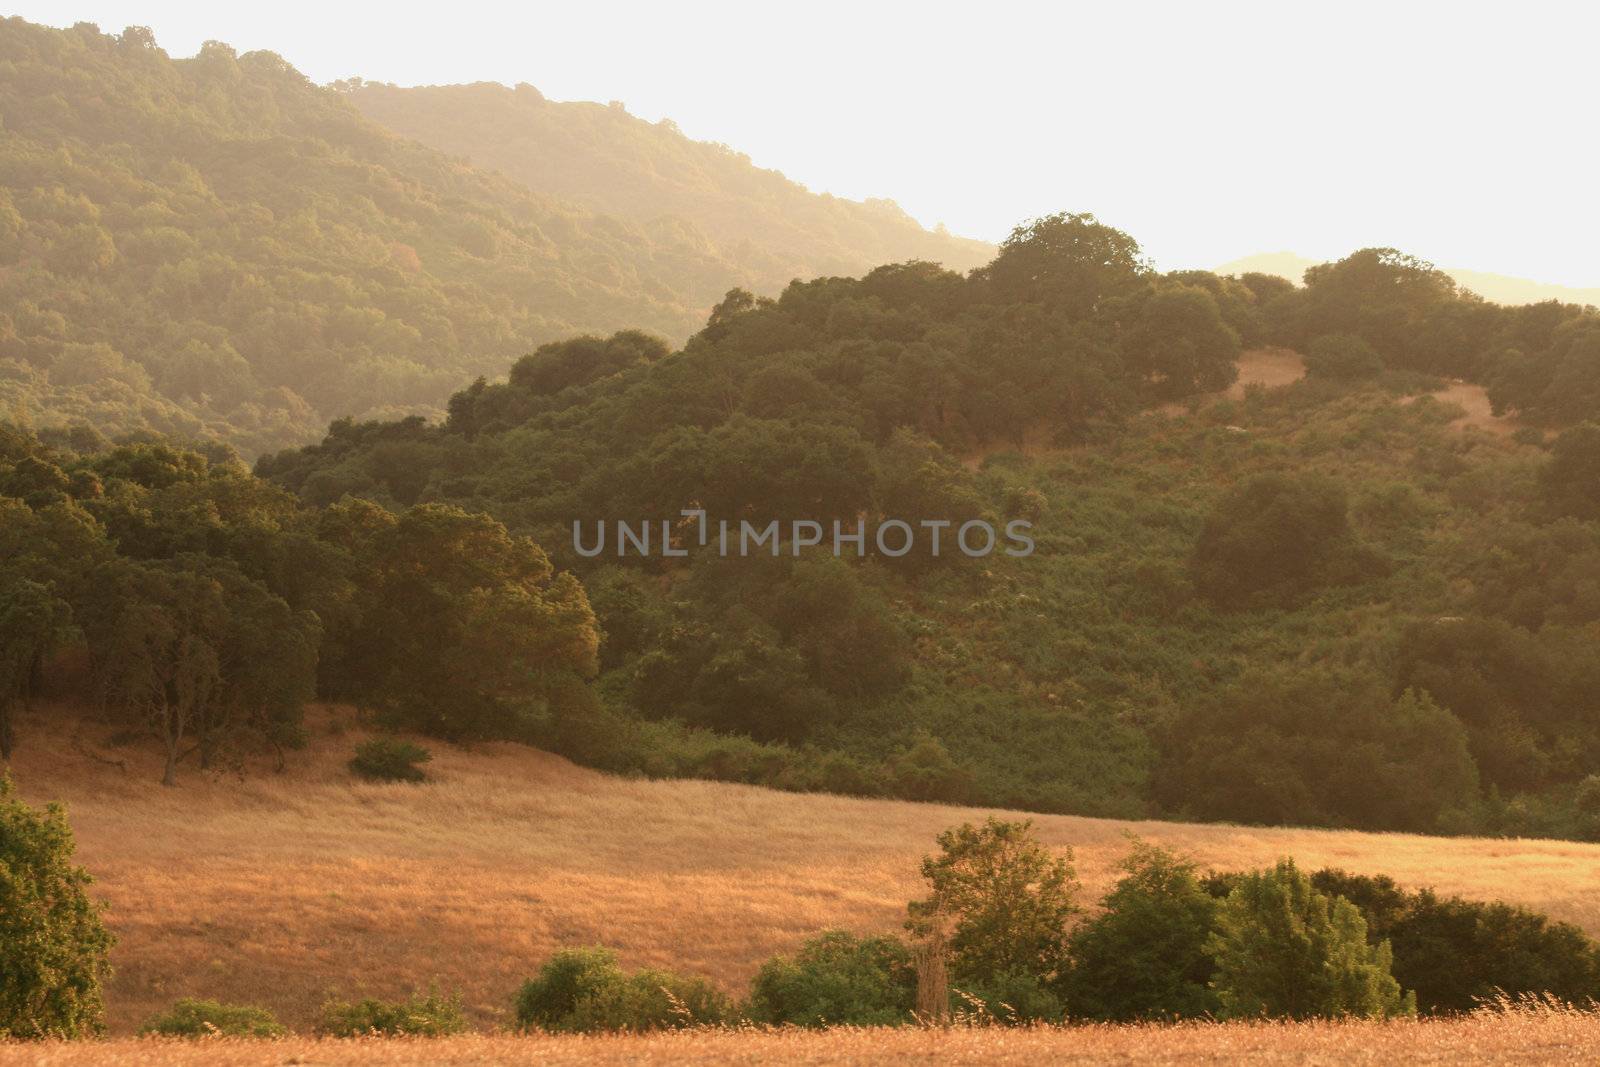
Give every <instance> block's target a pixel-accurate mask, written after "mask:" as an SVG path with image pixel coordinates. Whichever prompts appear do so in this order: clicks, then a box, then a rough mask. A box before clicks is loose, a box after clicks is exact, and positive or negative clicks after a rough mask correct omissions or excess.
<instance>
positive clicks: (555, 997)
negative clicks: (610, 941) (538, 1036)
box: [516, 947, 623, 1030]
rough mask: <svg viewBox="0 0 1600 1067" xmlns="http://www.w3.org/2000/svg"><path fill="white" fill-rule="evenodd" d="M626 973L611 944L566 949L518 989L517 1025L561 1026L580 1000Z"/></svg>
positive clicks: (547, 1027)
mask: <svg viewBox="0 0 1600 1067" xmlns="http://www.w3.org/2000/svg"><path fill="white" fill-rule="evenodd" d="M622 977H623V974H622V968H621V967H619V966H617V956H616V953H614V952H612V951H611V950H610V949H608V948H598V947H596V948H569V949H562V950H561V951H560V952H557V953H556V954H555V955H554V956H551V957H550V959H549V960H547V961H546V962H545V964H544V966H543V967H540V968H539V973H538V975H536V976H535V977H533V978H530V979H528V980H527V981H526V982H524V983H523V985H522V989H521V990H520V991H519V992H518V993H517V999H516V1014H517V1025H518V1026H519V1027H520V1028H522V1029H524V1030H527V1029H530V1028H535V1027H537V1028H538V1029H541V1030H560V1029H562V1028H563V1027H564V1025H565V1024H566V1023H567V1022H568V1021H569V1020H570V1019H571V1018H572V1015H573V1013H574V1012H575V1011H576V1010H577V1006H578V1003H579V1001H582V1000H586V999H588V998H590V997H593V996H594V995H596V994H597V993H599V992H600V990H602V989H604V988H605V987H606V986H607V985H610V984H612V983H614V982H618V981H621V979H622Z"/></svg>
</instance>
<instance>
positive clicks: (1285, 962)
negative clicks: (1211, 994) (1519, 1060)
mask: <svg viewBox="0 0 1600 1067" xmlns="http://www.w3.org/2000/svg"><path fill="white" fill-rule="evenodd" d="M1206 950H1207V952H1208V953H1209V954H1210V955H1211V957H1212V959H1213V960H1214V961H1215V962H1216V966H1217V975H1216V979H1215V981H1214V983H1213V987H1214V988H1215V990H1216V992H1217V999H1218V1001H1219V1002H1220V1004H1221V1009H1222V1010H1221V1014H1222V1015H1223V1016H1224V1017H1227V1018H1259V1017H1262V1016H1266V1017H1271V1018H1286V1019H1317V1018H1340V1017H1343V1016H1352V1015H1353V1016H1360V1017H1364V1018H1389V1017H1392V1016H1396V1015H1412V1014H1415V1013H1416V997H1415V995H1414V994H1406V995H1402V994H1401V992H1400V984H1399V983H1398V982H1396V981H1395V979H1394V976H1393V975H1392V974H1391V973H1390V967H1391V965H1392V962H1393V956H1392V953H1391V951H1390V948H1389V943H1388V942H1386V941H1385V942H1381V943H1380V944H1378V945H1376V946H1373V945H1369V944H1367V924H1366V921H1365V920H1364V919H1363V918H1362V917H1361V911H1360V909H1358V908H1357V907H1356V906H1355V905H1354V904H1352V903H1350V902H1349V901H1348V900H1346V899H1344V898H1343V897H1329V896H1328V895H1326V894H1324V893H1319V892H1317V891H1316V890H1315V889H1313V888H1312V887H1311V881H1310V879H1309V878H1307V877H1306V876H1305V875H1304V874H1302V873H1301V872H1300V871H1299V869H1298V868H1296V867H1295V865H1294V861H1293V860H1280V861H1279V863H1278V865H1277V866H1276V867H1274V868H1272V869H1270V870H1265V871H1257V872H1254V873H1251V874H1246V875H1242V876H1240V878H1239V879H1238V882H1237V883H1236V884H1235V885H1234V887H1233V889H1232V891H1231V892H1229V893H1228V896H1227V898H1226V899H1225V900H1224V901H1223V902H1222V906H1221V907H1220V908H1219V909H1218V911H1217V921H1216V930H1215V932H1213V934H1212V935H1211V938H1210V939H1209V941H1208V942H1207V945H1206Z"/></svg>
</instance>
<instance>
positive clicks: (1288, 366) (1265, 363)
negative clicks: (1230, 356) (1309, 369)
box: [1227, 348, 1306, 400]
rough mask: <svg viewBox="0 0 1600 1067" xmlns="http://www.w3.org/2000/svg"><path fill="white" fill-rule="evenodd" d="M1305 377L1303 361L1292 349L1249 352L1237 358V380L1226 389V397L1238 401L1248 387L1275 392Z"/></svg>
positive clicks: (1258, 349)
mask: <svg viewBox="0 0 1600 1067" xmlns="http://www.w3.org/2000/svg"><path fill="white" fill-rule="evenodd" d="M1305 376H1306V361H1305V360H1304V359H1303V358H1301V356H1300V353H1298V352H1296V351H1294V350H1293V349H1290V348H1252V349H1251V350H1250V351H1248V352H1246V353H1244V354H1243V355H1241V356H1240V357H1239V377H1238V379H1237V380H1236V381H1235V382H1234V383H1233V384H1232V385H1230V386H1229V387H1228V392H1227V395H1228V396H1229V397H1231V398H1232V399H1234V400H1238V399H1241V398H1242V397H1243V396H1244V392H1245V389H1246V388H1247V387H1248V386H1252V385H1259V386H1262V387H1263V388H1266V389H1277V388H1280V387H1282V386H1285V385H1293V384H1294V383H1295V382H1298V381H1299V380H1300V379H1301V378H1304V377H1305Z"/></svg>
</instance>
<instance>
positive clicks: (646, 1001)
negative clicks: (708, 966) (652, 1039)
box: [515, 948, 733, 1033]
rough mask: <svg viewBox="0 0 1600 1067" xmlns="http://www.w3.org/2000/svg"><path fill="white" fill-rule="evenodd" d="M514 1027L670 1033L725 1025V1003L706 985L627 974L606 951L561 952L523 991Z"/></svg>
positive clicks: (650, 973) (652, 973) (661, 974)
mask: <svg viewBox="0 0 1600 1067" xmlns="http://www.w3.org/2000/svg"><path fill="white" fill-rule="evenodd" d="M515 1007H516V1015H517V1026H518V1027H519V1028H521V1029H524V1030H529V1029H540V1030H548V1031H552V1032H567V1033H585V1032H591V1031H614V1030H628V1031H634V1032H642V1031H647V1030H672V1029H679V1028H682V1027H687V1026H704V1025H710V1024H716V1023H722V1022H727V1021H729V1020H730V1019H731V1018H732V1015H733V1012H732V1008H731V1006H730V1005H729V1003H728V1000H727V998H726V997H725V996H723V995H722V994H721V993H720V992H718V991H717V989H716V988H715V987H713V986H712V985H711V984H710V983H708V982H706V981H704V980H703V979H699V978H685V977H683V976H680V975H676V974H672V973H670V972H667V971H656V970H649V969H646V970H639V971H635V972H633V973H632V974H629V973H627V972H625V971H623V970H622V968H621V967H619V966H618V965H617V960H616V955H615V954H614V953H612V952H611V951H610V950H609V949H603V948H589V949H564V950H562V951H561V952H558V953H556V954H555V955H554V956H552V957H551V958H550V959H549V960H548V961H547V962H546V963H545V964H544V966H543V967H541V968H540V969H539V973H538V975H536V976H535V977H533V978H530V979H529V980H528V981H527V982H525V983H524V984H523V986H522V989H521V991H520V992H518V994H517V999H516V1005H515Z"/></svg>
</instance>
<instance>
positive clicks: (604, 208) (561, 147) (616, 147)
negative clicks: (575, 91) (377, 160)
mask: <svg viewBox="0 0 1600 1067" xmlns="http://www.w3.org/2000/svg"><path fill="white" fill-rule="evenodd" d="M337 87H338V88H340V89H342V90H343V91H344V92H345V93H346V94H347V96H348V98H349V100H350V101H351V103H353V104H355V106H356V108H357V109H359V110H360V111H361V113H362V114H364V115H366V116H367V117H368V118H370V119H372V120H373V121H375V122H377V123H379V124H380V125H383V126H385V127H387V128H389V129H391V130H393V131H395V132H396V133H399V134H402V135H403V136H406V137H414V138H416V139H417V140H418V141H421V142H422V143H423V144H426V145H429V146H431V147H433V148H437V149H440V150H442V151H445V152H449V153H450V154H451V155H455V156H462V157H465V158H467V159H469V160H470V161H471V162H472V163H473V164H475V165H478V166H483V167H491V168H493V169H495V170H498V171H501V172H503V173H504V174H506V175H508V176H510V177H511V178H513V179H515V180H517V181H518V182H521V183H522V184H523V185H525V186H527V187H528V188H529V189H532V190H534V191H535V192H538V193H543V194H547V195H550V196H555V197H559V198H561V199H563V200H567V201H570V202H572V203H575V204H581V205H583V206H585V207H587V208H590V209H591V210H594V211H600V212H604V213H606V214H609V215H615V216H617V217H619V218H623V219H627V220H629V221H630V222H633V223H636V224H639V225H644V226H651V227H656V228H660V229H667V230H675V231H681V232H684V233H692V234H696V235H703V237H704V240H705V241H706V243H707V244H708V245H709V246H710V247H711V248H713V249H714V250H715V251H716V254H717V255H718V256H719V257H721V258H722V259H723V260H724V261H725V262H726V263H727V265H728V269H729V272H730V274H729V277H730V279H737V281H738V284H740V285H744V286H746V287H747V288H751V289H754V290H756V291H757V292H772V293H775V292H777V291H779V290H781V289H782V288H783V287H784V286H785V285H787V284H788V283H789V282H790V281H791V280H793V279H795V278H811V277H817V276H823V275H834V274H843V275H855V274H860V273H863V272H865V271H867V270H869V269H871V268H872V267H875V266H878V265H879V264H881V263H898V262H901V261H903V260H908V259H921V260H931V261H933V262H936V263H941V264H943V265H944V266H946V267H948V268H950V269H952V270H960V271H965V270H970V269H971V268H973V267H978V266H982V265H983V264H984V263H987V262H988V261H989V259H990V258H991V257H992V256H993V255H994V246H993V245H989V244H986V243H984V242H982V241H973V240H968V239H966V238H960V237H954V236H951V235H950V234H948V233H944V232H942V231H941V232H930V231H928V230H925V229H923V228H922V226H920V225H919V224H918V223H917V222H916V220H914V219H912V218H911V217H910V216H909V215H907V214H905V212H903V211H901V210H900V208H899V207H898V206H897V205H896V204H895V203H894V202H893V201H890V200H867V201H866V202H864V203H863V202H857V201H853V200H846V199H842V198H839V197H835V196H830V195H827V194H822V195H818V194H815V193H812V192H810V191H809V190H807V189H806V188H805V187H804V186H801V185H799V184H797V183H795V182H792V181H790V180H789V179H787V178H785V177H784V176H783V175H782V174H780V173H778V172H777V171H773V170H766V169H763V168H760V167H757V166H755V165H754V164H752V163H751V161H750V159H749V157H747V156H745V155H742V154H741V153H739V152H737V151H735V150H733V149H731V148H729V147H728V146H726V145H721V144H712V143H707V142H703V141H694V140H691V139H690V138H688V137H686V136H685V135H684V134H683V133H682V132H681V131H680V130H679V129H678V128H677V127H676V126H675V125H673V123H671V122H670V121H662V122H657V123H651V122H646V121H644V120H643V119H640V118H636V117H635V116H633V115H630V114H628V112H627V111H626V110H625V109H624V108H623V107H622V106H621V105H620V104H610V105H605V104H597V103H587V102H559V101H554V100H549V99H546V98H545V97H544V95H543V94H541V93H540V92H539V91H538V90H537V89H535V88H534V87H533V86H531V85H526V84H522V85H518V86H516V87H515V88H507V87H506V86H504V85H499V84H496V83H490V82H482V83H478V84H474V85H434V86H422V87H416V88H401V87H399V86H394V85H384V84H379V83H373V82H359V81H353V82H347V83H341V84H340V85H339V86H337ZM730 284H731V282H730ZM718 295H720V294H718Z"/></svg>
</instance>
